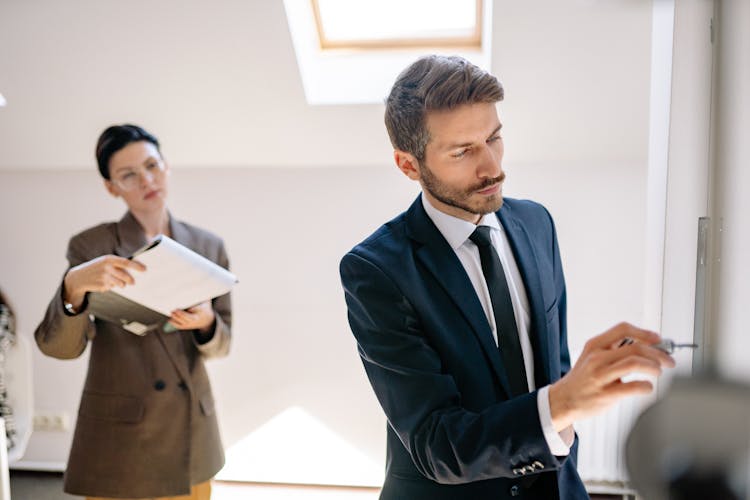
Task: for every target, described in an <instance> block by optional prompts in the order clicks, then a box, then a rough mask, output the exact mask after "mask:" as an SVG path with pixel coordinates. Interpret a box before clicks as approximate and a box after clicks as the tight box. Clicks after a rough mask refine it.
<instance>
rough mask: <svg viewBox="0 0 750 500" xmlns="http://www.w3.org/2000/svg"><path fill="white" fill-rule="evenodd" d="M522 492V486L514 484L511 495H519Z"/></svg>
mask: <svg viewBox="0 0 750 500" xmlns="http://www.w3.org/2000/svg"><path fill="white" fill-rule="evenodd" d="M520 494H521V488H519V487H518V485H517V484H514V485H513V486H511V487H510V496H512V497H517V496H518V495H520Z"/></svg>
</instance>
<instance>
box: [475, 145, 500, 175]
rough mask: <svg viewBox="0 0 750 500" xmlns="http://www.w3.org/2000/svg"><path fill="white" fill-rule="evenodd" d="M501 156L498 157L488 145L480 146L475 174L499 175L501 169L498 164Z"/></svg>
mask: <svg viewBox="0 0 750 500" xmlns="http://www.w3.org/2000/svg"><path fill="white" fill-rule="evenodd" d="M500 160H501V157H499V156H498V155H497V154H496V153H495V152H494V151H493V150H492V148H490V147H489V146H488V145H485V146H484V148H482V151H481V154H480V156H479V164H478V165H477V175H478V176H479V177H481V178H490V179H492V178H495V177H499V176H500V175H501V174H502V172H503V169H502V167H501V166H500Z"/></svg>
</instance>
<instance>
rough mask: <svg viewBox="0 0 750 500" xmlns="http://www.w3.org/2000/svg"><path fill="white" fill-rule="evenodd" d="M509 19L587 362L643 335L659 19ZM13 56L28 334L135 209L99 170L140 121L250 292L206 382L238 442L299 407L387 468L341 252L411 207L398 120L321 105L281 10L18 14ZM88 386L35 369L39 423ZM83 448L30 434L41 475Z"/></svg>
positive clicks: (617, 0)
mask: <svg viewBox="0 0 750 500" xmlns="http://www.w3.org/2000/svg"><path fill="white" fill-rule="evenodd" d="M493 10H494V15H495V19H494V22H495V30H494V34H493V40H494V42H493V43H494V55H493V69H494V71H495V73H496V74H497V75H499V76H500V78H501V79H502V80H503V82H504V84H505V86H506V96H507V97H506V101H505V102H504V103H503V104H502V105H501V108H500V112H501V118H502V119H503V121H504V124H505V128H504V135H505V142H506V155H507V156H506V164H505V166H506V170H507V173H508V181H507V184H506V188H507V193H508V195H511V196H517V197H528V198H532V199H537V200H539V201H542V202H543V203H545V204H546V205H547V206H548V207H549V208H550V209H551V211H552V213H553V215H554V216H555V218H556V222H557V225H558V231H559V234H560V241H561V246H562V253H563V259H564V264H565V266H566V274H567V277H568V284H569V304H570V331H571V347H572V348H573V349H574V350H576V349H577V348H580V346H581V345H582V344H583V342H584V341H585V339H586V338H587V337H589V336H590V335H592V334H594V333H596V332H598V331H599V330H601V329H603V328H605V327H607V326H609V325H610V324H612V323H614V322H615V321H618V320H621V319H626V320H630V321H634V322H638V321H639V320H640V319H641V317H642V312H643V302H642V292H643V283H644V279H643V273H644V255H645V253H644V245H645V218H646V208H645V204H646V167H647V161H646V157H647V135H648V91H649V64H650V38H649V35H648V34H649V33H650V22H651V7H650V4H649V3H648V2H631V1H625V0H622V1H621V0H612V1H608V2H591V1H588V0H566V1H565V2H560V1H558V0H534V1H529V2H515V1H511V0H506V1H496V2H495V5H494V9H493ZM102 20H106V22H103V21H102ZM0 47H3V48H4V50H3V51H0V68H3V70H2V72H0V92H2V93H3V95H5V97H6V98H7V99H8V101H9V103H8V106H7V107H6V108H2V109H0V213H3V214H6V215H5V217H3V219H2V222H0V224H2V228H0V229H1V230H0V234H3V235H4V237H3V242H2V244H1V245H0V284H1V286H2V287H3V289H4V290H5V291H6V292H7V293H8V294H9V295H10V296H11V298H12V299H13V300H14V303H15V305H16V308H17V310H18V314H19V327H20V331H21V333H22V334H24V335H30V334H31V332H32V331H33V329H34V327H35V326H36V323H37V321H38V320H39V319H40V317H41V315H42V313H43V310H44V306H45V304H46V303H47V301H48V300H49V298H50V296H51V294H52V292H53V291H54V289H55V286H56V284H57V283H58V280H59V279H60V277H61V274H62V272H63V270H64V266H65V261H64V251H65V244H66V242H67V239H68V238H69V236H70V235H71V234H72V233H73V232H75V231H77V230H79V229H82V228H84V227H87V226H90V225H92V224H94V223H97V222H99V221H102V220H108V219H112V218H116V217H119V215H120V213H121V211H122V207H121V206H120V205H119V204H118V203H117V202H116V201H114V200H111V199H109V198H108V196H107V195H106V194H105V193H104V191H103V189H102V188H101V184H100V181H99V180H98V178H97V174H96V172H95V167H94V160H93V154H92V150H93V144H94V141H95V138H96V136H97V134H98V133H99V132H100V130H101V129H102V128H103V127H105V126H106V125H108V124H110V123H114V122H123V121H126V120H131V121H134V122H137V123H141V124H143V125H144V126H146V127H148V128H151V129H153V131H154V132H156V133H157V134H158V135H159V137H160V138H161V140H162V142H163V146H164V147H163V150H164V153H165V154H166V156H167V157H168V159H169V160H170V161H171V163H172V165H173V169H174V173H173V176H172V194H171V202H170V205H171V207H172V210H173V212H174V214H175V215H176V216H178V217H182V218H184V219H186V220H189V221H191V222H194V223H196V224H198V225H203V226H205V227H207V228H209V229H211V230H213V231H215V232H217V233H219V234H220V235H222V236H223V237H224V238H225V240H226V241H227V245H228V250H229V252H230V257H231V260H232V265H233V269H234V271H235V272H236V273H237V274H238V275H239V277H240V279H241V283H240V285H239V287H238V288H237V292H236V294H235V316H236V326H235V341H234V346H233V351H232V354H231V356H230V357H229V358H227V359H225V360H221V361H216V362H212V363H211V364H210V370H211V372H212V376H213V383H214V387H215V391H216V395H217V399H218V404H219V416H220V422H221V427H222V432H223V435H224V439H225V445H227V446H230V445H232V444H233V443H235V442H236V441H237V440H239V439H240V438H242V437H243V436H245V435H247V434H248V433H250V432H252V431H254V430H256V429H257V428H258V427H260V426H261V425H263V424H264V423H266V422H267V421H268V420H269V419H270V418H272V417H273V416H274V415H276V414H278V413H279V412H281V411H283V410H284V409H286V408H287V407H289V406H290V405H297V406H301V407H303V408H305V409H306V410H307V411H308V412H309V413H310V414H312V415H313V416H315V417H316V418H317V419H319V420H320V421H321V422H323V424H324V425H326V426H327V427H328V428H330V429H333V430H334V431H335V432H336V433H337V434H339V436H341V437H343V438H344V439H345V440H347V441H348V442H350V443H352V444H353V445H355V446H356V447H357V448H358V449H360V450H361V451H362V452H363V453H365V454H366V455H367V456H369V457H372V458H373V460H374V461H375V462H376V463H378V464H382V463H383V457H384V436H385V420H384V418H383V416H382V414H381V412H380V409H379V408H378V406H377V403H376V402H375V399H374V397H373V396H372V394H371V390H370V388H369V385H368V384H367V382H366V380H365V377H364V373H363V370H362V368H361V365H360V362H359V360H358V358H357V356H356V352H355V346H354V343H353V338H352V337H351V334H350V333H349V332H348V326H347V324H346V318H345V306H344V303H343V296H342V292H341V290H340V286H339V283H338V274H337V263H338V259H339V258H340V256H341V255H342V253H343V252H344V251H345V250H347V249H348V248H350V247H351V246H352V245H353V244H355V243H356V242H357V241H359V240H360V239H362V238H363V237H364V236H365V235H367V234H369V232H371V231H372V230H373V229H375V227H376V226H377V225H379V224H380V223H382V222H384V221H385V220H387V219H388V218H389V217H391V216H393V215H395V214H397V213H398V212H399V211H401V210H402V209H404V208H405V207H406V205H407V204H408V203H409V202H410V201H411V199H412V198H413V196H414V194H415V193H416V187H415V186H414V185H412V184H411V183H410V182H409V181H407V180H406V179H404V178H402V177H401V176H400V174H398V173H397V171H396V170H395V168H393V167H392V166H391V164H390V163H391V160H390V157H391V154H390V147H389V145H388V143H387V138H386V134H385V131H384V129H383V125H382V112H383V109H382V105H372V106H346V107H344V106H341V107H338V106H327V107H309V106H307V105H306V104H305V103H304V100H303V93H302V89H301V86H300V83H299V77H298V74H297V69H296V65H295V61H294V54H293V51H292V47H291V43H290V41H289V35H288V32H287V31H286V21H285V19H284V12H283V6H282V3H281V2H274V1H271V0H264V1H258V2H244V1H232V0H222V1H220V2H212V3H210V4H209V3H205V2H197V1H189V2H183V1H179V2H178V1H177V0H165V1H161V2H146V1H145V0H139V1H134V2H128V3H127V4H123V5H120V4H112V3H109V2H107V3H102V2H97V1H95V0H90V1H85V0H78V1H76V2H68V3H65V4H60V3H59V2H54V1H51V0H47V1H39V2H33V3H32V2H25V1H23V0H9V1H5V2H3V3H2V5H0ZM280 167H284V168H280ZM310 167H316V168H310ZM84 374H85V360H84V359H79V360H75V361H58V360H53V359H49V358H45V357H43V356H41V355H40V354H38V353H36V354H35V356H34V376H35V381H36V395H35V402H36V406H37V408H39V409H45V410H66V411H69V412H70V413H71V415H74V413H75V410H76V406H77V402H78V397H79V394H80V389H81V383H82V379H83V376H84ZM52 381H56V382H57V383H55V384H54V385H53V382H52ZM59 381H64V382H63V383H62V384H60V383H59ZM61 385H62V386H61ZM69 440H70V434H51V433H48V434H41V433H38V434H35V435H34V436H33V437H32V440H31V443H30V445H29V449H28V452H27V455H26V457H25V460H27V461H32V462H57V463H62V462H64V460H65V458H66V456H67V449H68V446H69ZM294 452H295V450H294V449H291V450H290V453H294ZM256 479H257V478H256ZM288 480H289V481H294V480H295V476H294V471H290V473H289V477H288ZM339 481H340V482H344V483H345V482H347V481H348V478H347V477H341V478H339Z"/></svg>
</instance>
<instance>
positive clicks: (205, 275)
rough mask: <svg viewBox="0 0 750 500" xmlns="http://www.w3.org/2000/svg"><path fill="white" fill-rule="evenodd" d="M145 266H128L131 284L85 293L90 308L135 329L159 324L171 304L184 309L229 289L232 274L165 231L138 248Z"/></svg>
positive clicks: (136, 331)
mask: <svg viewBox="0 0 750 500" xmlns="http://www.w3.org/2000/svg"><path fill="white" fill-rule="evenodd" d="M136 257H137V258H138V260H139V261H140V262H142V263H143V264H145V266H146V271H143V272H140V271H131V272H132V273H133V277H134V278H135V284H133V285H126V286H125V287H123V288H117V289H112V290H109V291H107V292H92V293H90V294H89V295H88V301H89V313H90V314H92V315H93V316H94V317H96V318H98V319H101V320H104V321H108V322H111V323H116V324H118V325H120V326H121V327H122V328H123V329H124V330H127V331H129V332H130V333H133V334H135V335H145V334H147V333H148V332H150V331H152V330H155V329H158V328H161V327H162V326H163V325H164V324H165V323H166V322H167V320H168V319H169V316H170V314H171V312H172V311H174V310H175V309H187V308H189V307H192V306H194V305H196V304H200V303H201V302H205V301H207V300H210V299H213V298H214V297H219V296H221V295H224V294H226V293H228V292H229V291H231V289H232V287H233V286H234V285H235V284H236V283H237V282H238V280H237V277H236V276H235V275H234V274H232V273H231V272H229V271H228V270H226V269H224V268H223V267H221V266H220V265H218V264H216V263H215V262H212V261H210V260H209V259H207V258H205V257H203V256H202V255H200V254H198V253H196V252H194V251H192V250H190V249H189V248H187V247H186V246H184V245H181V244H180V243H178V242H176V241H175V240H173V239H171V238H169V237H167V236H165V235H163V234H162V235H159V236H157V237H156V238H155V239H154V240H153V241H152V242H151V243H149V244H148V245H146V246H144V247H142V248H140V249H139V250H137V251H136V252H135V253H133V255H131V256H130V257H129V258H130V259H133V258H136Z"/></svg>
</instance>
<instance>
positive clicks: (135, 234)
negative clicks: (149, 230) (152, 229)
mask: <svg viewBox="0 0 750 500" xmlns="http://www.w3.org/2000/svg"><path fill="white" fill-rule="evenodd" d="M116 227H117V229H116V230H117V246H116V247H115V255H119V256H120V257H130V256H131V255H133V253H135V251H136V250H138V249H139V248H141V247H143V246H145V245H146V243H148V242H147V241H146V233H144V232H143V228H142V227H141V225H140V223H139V222H138V220H137V219H136V218H135V216H134V215H133V214H132V213H131V212H130V211H128V212H127V213H126V214H125V215H123V217H122V219H120V221H119V222H118V223H117V226H116Z"/></svg>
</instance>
